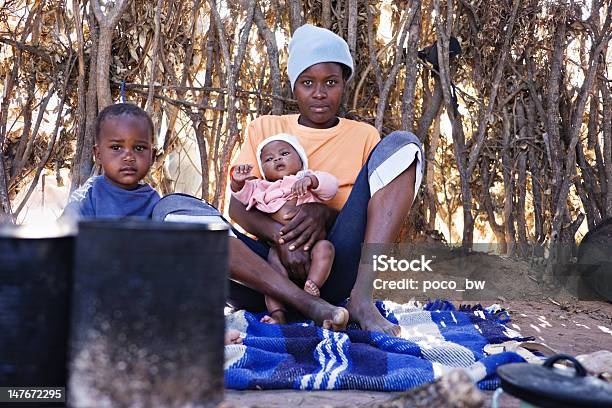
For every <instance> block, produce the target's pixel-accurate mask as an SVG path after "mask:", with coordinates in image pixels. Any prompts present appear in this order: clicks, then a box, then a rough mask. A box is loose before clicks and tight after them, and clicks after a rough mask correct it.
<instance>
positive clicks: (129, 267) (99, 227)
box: [68, 220, 228, 407]
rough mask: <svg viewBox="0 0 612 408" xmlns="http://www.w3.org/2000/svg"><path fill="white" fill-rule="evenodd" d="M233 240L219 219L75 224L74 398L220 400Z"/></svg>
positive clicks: (133, 402) (152, 402)
mask: <svg viewBox="0 0 612 408" xmlns="http://www.w3.org/2000/svg"><path fill="white" fill-rule="evenodd" d="M227 239H228V231H227V226H225V225H222V224H212V225H211V224H208V225H206V224H185V223H164V222H153V221H138V220H133V221H132V220H127V221H126V220H117V221H86V222H81V223H79V235H78V238H77V242H76V250H75V275H74V291H73V307H72V311H73V314H72V330H71V333H72V334H71V353H70V379H69V384H68V399H69V405H70V406H73V407H89V406H91V407H104V406H109V407H115V406H143V407H152V406H164V407H174V406H198V407H208V406H211V407H212V406H216V405H217V404H218V403H219V402H220V401H221V400H222V399H223V338H224V316H223V309H224V305H225V294H226V284H227V270H228V242H227Z"/></svg>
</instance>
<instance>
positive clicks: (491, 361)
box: [225, 301, 530, 391]
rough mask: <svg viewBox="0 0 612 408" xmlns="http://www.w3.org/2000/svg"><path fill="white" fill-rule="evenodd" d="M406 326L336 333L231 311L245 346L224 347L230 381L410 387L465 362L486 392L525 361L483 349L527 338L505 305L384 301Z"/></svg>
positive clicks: (385, 310) (231, 384)
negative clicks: (502, 371) (513, 325)
mask: <svg viewBox="0 0 612 408" xmlns="http://www.w3.org/2000/svg"><path fill="white" fill-rule="evenodd" d="M377 306H378V308H379V310H380V311H381V313H382V314H383V315H384V316H385V317H387V319H389V320H390V321H392V322H394V323H397V324H399V325H400V326H401V328H402V333H401V337H392V336H389V335H386V334H382V333H377V332H368V331H363V330H358V329H351V328H349V330H347V331H346V332H332V331H329V330H325V329H322V328H320V327H316V326H314V325H313V324H312V323H311V322H309V323H297V324H288V325H270V324H265V323H260V322H259V319H260V317H261V316H260V315H254V314H252V313H249V312H245V311H239V312H235V313H233V314H231V315H229V316H226V323H227V327H228V328H232V329H237V330H239V331H240V332H241V333H242V335H243V336H244V338H243V344H242V345H229V346H225V384H226V387H228V388H233V389H239V390H243V389H301V390H345V389H352V390H371V391H403V390H407V389H410V388H413V387H417V386H419V385H422V384H425V383H430V382H432V381H434V380H436V379H437V378H439V377H440V376H441V375H442V374H444V373H445V372H447V371H449V370H451V369H453V368H456V367H462V368H463V369H465V370H466V371H467V372H468V374H470V375H471V377H472V378H473V379H474V381H475V382H478V385H479V387H480V388H482V389H495V388H496V387H498V386H499V379H498V378H497V375H496V374H495V369H496V368H497V367H498V366H500V365H502V364H507V363H515V362H523V361H524V359H523V358H522V357H520V356H519V355H518V354H516V353H512V352H502V353H499V354H495V355H487V353H485V351H484V347H485V346H486V345H488V344H499V343H503V342H506V341H511V340H516V341H525V340H529V339H530V338H526V337H521V336H520V334H519V333H517V332H515V331H513V330H512V329H509V328H508V327H506V326H505V325H504V324H503V323H505V322H507V320H508V314H507V313H506V312H504V311H503V309H501V311H500V309H495V308H493V309H491V308H489V309H483V308H482V307H480V306H463V307H460V308H459V310H457V309H456V308H455V307H454V306H453V305H452V304H451V303H449V302H442V301H436V302H432V303H428V304H427V305H425V306H424V307H423V306H417V305H415V304H407V305H398V304H395V303H392V302H380V301H379V302H377Z"/></svg>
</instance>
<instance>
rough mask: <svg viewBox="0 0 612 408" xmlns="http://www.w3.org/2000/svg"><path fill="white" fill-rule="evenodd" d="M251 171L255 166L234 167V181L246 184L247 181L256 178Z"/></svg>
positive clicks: (241, 165)
mask: <svg viewBox="0 0 612 408" xmlns="http://www.w3.org/2000/svg"><path fill="white" fill-rule="evenodd" d="M251 170H253V166H252V165H250V164H240V165H238V166H236V167H234V172H233V173H232V179H233V180H234V181H235V182H237V183H244V182H245V181H246V180H250V179H253V178H255V176H253V175H252V174H251Z"/></svg>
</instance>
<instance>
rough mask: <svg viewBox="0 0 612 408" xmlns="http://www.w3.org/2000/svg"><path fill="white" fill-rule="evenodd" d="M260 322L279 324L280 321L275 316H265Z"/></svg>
mask: <svg viewBox="0 0 612 408" xmlns="http://www.w3.org/2000/svg"><path fill="white" fill-rule="evenodd" d="M260 322H262V323H268V324H279V321H278V320H276V319H275V318H273V317H272V316H268V315H266V316H264V317H262V318H261V320H260Z"/></svg>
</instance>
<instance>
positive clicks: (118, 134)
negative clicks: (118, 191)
mask: <svg viewBox="0 0 612 408" xmlns="http://www.w3.org/2000/svg"><path fill="white" fill-rule="evenodd" d="M150 132H151V130H150V129H149V125H148V123H147V121H146V120H144V119H143V118H138V117H134V116H129V115H120V116H110V117H108V118H106V119H105V120H104V121H103V122H102V125H101V126H100V134H99V136H98V141H97V144H96V146H94V153H95V156H96V160H99V162H100V164H101V165H102V168H103V169H104V174H105V175H106V177H107V178H108V179H109V180H110V181H111V182H112V183H113V184H115V185H117V186H118V187H121V188H124V189H126V190H132V189H134V188H136V187H137V186H138V182H139V181H140V180H142V179H143V178H144V177H145V176H146V175H147V173H148V171H149V168H150V167H151V165H152V164H153V146H152V140H151V133H150Z"/></svg>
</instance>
